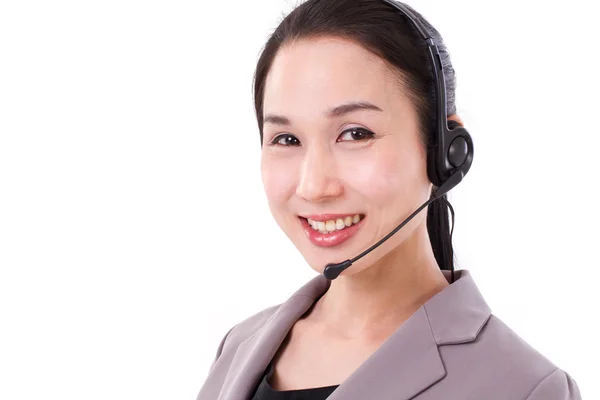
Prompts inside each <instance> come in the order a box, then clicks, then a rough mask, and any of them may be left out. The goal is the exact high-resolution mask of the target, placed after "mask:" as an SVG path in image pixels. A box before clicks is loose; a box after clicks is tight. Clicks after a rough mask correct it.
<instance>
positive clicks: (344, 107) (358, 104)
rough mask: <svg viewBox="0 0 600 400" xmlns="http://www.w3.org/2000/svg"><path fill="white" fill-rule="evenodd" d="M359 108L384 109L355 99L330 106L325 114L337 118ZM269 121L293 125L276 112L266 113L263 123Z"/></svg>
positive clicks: (275, 123) (276, 123)
mask: <svg viewBox="0 0 600 400" xmlns="http://www.w3.org/2000/svg"><path fill="white" fill-rule="evenodd" d="M359 110H374V111H383V110H382V109H381V108H379V107H377V106H376V105H375V104H372V103H369V102H368V101H355V102H351V103H345V104H341V105H339V106H336V107H333V108H330V109H329V110H327V111H326V112H325V115H326V116H327V117H329V118H336V117H341V116H344V115H346V114H350V113H352V112H355V111H359ZM267 123H269V124H274V125H288V126H289V125H291V122H290V120H289V118H287V117H284V116H283V115H275V114H267V115H265V119H264V121H263V124H267Z"/></svg>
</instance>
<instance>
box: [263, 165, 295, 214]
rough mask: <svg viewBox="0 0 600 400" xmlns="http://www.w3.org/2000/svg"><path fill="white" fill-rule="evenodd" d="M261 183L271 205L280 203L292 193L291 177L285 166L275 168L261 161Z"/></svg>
mask: <svg viewBox="0 0 600 400" xmlns="http://www.w3.org/2000/svg"><path fill="white" fill-rule="evenodd" d="M261 177H262V183H263V187H264V190H265V194H266V196H267V199H268V201H269V204H271V205H277V204H281V203H283V202H285V201H287V199H289V197H290V194H291V193H293V191H294V190H293V187H294V184H293V178H292V176H290V173H289V171H288V170H286V169H285V168H275V167H274V166H273V165H270V164H267V163H263V164H262V166H261Z"/></svg>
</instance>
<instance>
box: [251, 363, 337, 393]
mask: <svg viewBox="0 0 600 400" xmlns="http://www.w3.org/2000/svg"><path fill="white" fill-rule="evenodd" d="M271 375H273V364H271V363H270V364H269V367H268V368H267V373H266V374H265V376H264V377H263V379H262V381H260V383H259V384H258V387H257V388H256V392H255V393H254V397H253V398H252V400H324V399H326V398H327V397H329V395H330V394H331V393H332V392H333V391H334V390H335V389H336V388H337V387H338V386H339V385H333V386H322V387H317V388H309V389H299V390H283V391H278V390H275V389H273V388H272V387H271V385H270V384H269V379H270V378H271Z"/></svg>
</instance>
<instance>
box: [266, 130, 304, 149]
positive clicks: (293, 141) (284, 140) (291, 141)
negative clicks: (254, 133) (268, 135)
mask: <svg viewBox="0 0 600 400" xmlns="http://www.w3.org/2000/svg"><path fill="white" fill-rule="evenodd" d="M298 143H300V141H299V140H298V139H297V138H296V136H294V135H291V134H289V133H284V134H283V135H279V136H277V137H276V138H275V139H273V141H272V142H271V144H272V145H279V146H285V147H288V146H297V145H298Z"/></svg>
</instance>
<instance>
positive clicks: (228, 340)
mask: <svg viewBox="0 0 600 400" xmlns="http://www.w3.org/2000/svg"><path fill="white" fill-rule="evenodd" d="M280 306H281V304H277V305H274V306H271V307H267V308H265V309H264V310H261V311H259V312H257V313H255V314H252V315H251V316H249V317H247V318H245V319H244V320H242V321H240V322H238V323H237V324H235V325H234V326H233V327H231V328H230V329H229V331H228V332H227V333H226V334H225V336H224V337H223V339H222V340H221V343H220V344H219V348H218V350H217V356H216V358H219V356H220V355H221V353H223V352H227V351H231V350H235V349H236V348H237V347H238V346H239V345H240V343H242V342H243V341H244V340H246V339H248V338H249V337H251V336H252V335H254V334H255V333H256V332H257V331H258V330H259V329H260V328H261V327H262V326H263V325H264V324H265V323H266V322H267V321H268V320H269V318H271V317H272V316H273V315H274V314H275V312H276V311H277V309H278V308H279V307H280Z"/></svg>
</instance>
